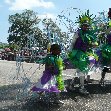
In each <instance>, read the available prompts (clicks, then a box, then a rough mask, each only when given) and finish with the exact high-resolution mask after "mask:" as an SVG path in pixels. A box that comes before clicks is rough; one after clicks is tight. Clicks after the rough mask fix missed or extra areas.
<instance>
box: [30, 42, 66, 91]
mask: <svg viewBox="0 0 111 111" xmlns="http://www.w3.org/2000/svg"><path fill="white" fill-rule="evenodd" d="M60 53H61V48H60V46H59V45H58V44H53V45H51V48H50V54H47V57H46V58H45V60H44V63H45V71H43V75H42V77H41V78H40V80H39V81H38V83H37V85H36V86H34V87H33V88H32V91H36V92H48V93H52V92H54V93H60V92H62V91H65V86H64V81H63V77H62V72H63V68H64V66H63V60H62V58H61V57H60Z"/></svg>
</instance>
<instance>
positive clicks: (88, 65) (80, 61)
mask: <svg viewBox="0 0 111 111" xmlns="http://www.w3.org/2000/svg"><path fill="white" fill-rule="evenodd" d="M69 59H70V60H71V62H72V64H73V65H74V67H75V68H77V69H78V71H79V72H82V73H83V74H88V73H89V71H93V67H94V65H95V64H96V61H97V56H96V54H95V55H94V54H88V53H85V52H83V51H81V50H72V51H71V52H70V53H69Z"/></svg>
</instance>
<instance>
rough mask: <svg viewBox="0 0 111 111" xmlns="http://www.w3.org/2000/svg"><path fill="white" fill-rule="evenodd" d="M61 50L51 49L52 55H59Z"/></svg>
mask: <svg viewBox="0 0 111 111" xmlns="http://www.w3.org/2000/svg"><path fill="white" fill-rule="evenodd" d="M60 53H61V51H60V50H58V49H55V50H52V54H53V55H60Z"/></svg>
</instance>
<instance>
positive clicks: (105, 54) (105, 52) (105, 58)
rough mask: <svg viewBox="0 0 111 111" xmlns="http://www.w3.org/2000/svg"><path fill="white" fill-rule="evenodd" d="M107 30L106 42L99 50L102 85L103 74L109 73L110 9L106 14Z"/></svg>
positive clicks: (110, 45)
mask: <svg viewBox="0 0 111 111" xmlns="http://www.w3.org/2000/svg"><path fill="white" fill-rule="evenodd" d="M107 27H108V29H107V30H106V34H107V41H106V43H104V44H103V46H102V48H101V56H102V60H101V63H102V66H103V70H102V73H101V80H100V83H104V79H105V74H106V73H108V72H111V70H110V69H111V8H109V12H108V26H107Z"/></svg>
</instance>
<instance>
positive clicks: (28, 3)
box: [5, 0, 54, 10]
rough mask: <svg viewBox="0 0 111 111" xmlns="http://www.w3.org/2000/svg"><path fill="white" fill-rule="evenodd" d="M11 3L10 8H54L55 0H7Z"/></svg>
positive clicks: (6, 0)
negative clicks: (47, 0) (51, 0)
mask: <svg viewBox="0 0 111 111" xmlns="http://www.w3.org/2000/svg"><path fill="white" fill-rule="evenodd" d="M5 3H7V4H9V5H10V8H9V9H10V10H24V9H32V8H35V7H43V8H53V7H54V4H53V2H45V1H44V0H5Z"/></svg>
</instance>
